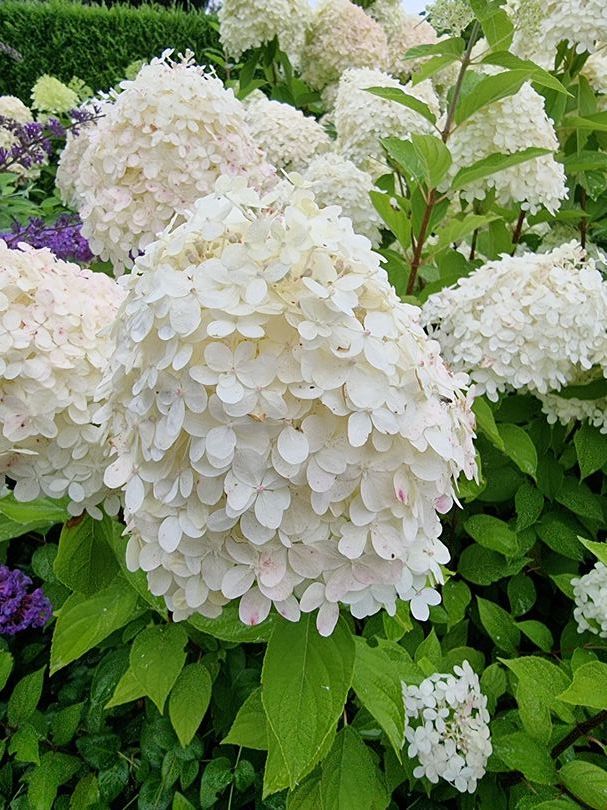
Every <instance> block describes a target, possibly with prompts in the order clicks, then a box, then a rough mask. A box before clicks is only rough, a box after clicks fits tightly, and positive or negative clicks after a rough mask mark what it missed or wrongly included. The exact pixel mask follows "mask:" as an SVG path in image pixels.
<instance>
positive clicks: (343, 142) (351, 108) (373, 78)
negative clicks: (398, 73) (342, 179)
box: [335, 68, 439, 175]
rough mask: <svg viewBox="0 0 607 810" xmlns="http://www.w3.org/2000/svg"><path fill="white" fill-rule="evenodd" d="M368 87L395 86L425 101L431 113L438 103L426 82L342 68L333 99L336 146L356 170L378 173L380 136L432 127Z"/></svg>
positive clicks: (381, 168)
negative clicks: (399, 79) (376, 94)
mask: <svg viewBox="0 0 607 810" xmlns="http://www.w3.org/2000/svg"><path fill="white" fill-rule="evenodd" d="M370 87H398V88H400V89H401V90H404V91H405V92H406V93H407V94H409V95H411V96H415V98H418V99H419V100H420V101H423V102H424V103H425V104H427V105H428V106H429V107H430V109H431V110H432V112H433V113H435V115H438V112H439V102H438V97H437V95H436V93H435V92H434V89H433V87H432V85H431V84H430V82H428V81H426V82H421V83H420V84H417V85H415V86H412V85H411V84H406V85H402V84H400V83H399V82H398V80H397V79H394V78H393V77H392V76H389V75H388V74H387V73H383V72H382V71H381V70H369V69H367V68H355V69H352V70H346V71H345V73H344V74H343V76H342V77H341V80H340V82H339V87H338V90H337V99H336V102H335V129H336V131H337V144H336V146H337V149H338V150H339V151H340V152H341V153H342V154H343V155H344V156H345V157H347V158H349V159H350V160H351V161H352V162H353V163H355V164H356V165H357V166H358V168H359V169H364V170H365V171H369V172H370V173H371V174H372V175H378V174H382V173H383V172H384V171H385V170H386V166H385V161H384V153H383V149H382V146H381V143H380V141H381V139H382V138H387V137H389V136H395V137H398V138H406V137H407V136H409V135H411V133H422V134H424V133H431V132H432V131H433V128H432V125H431V124H430V122H429V121H427V120H426V119H425V118H424V117H423V116H422V115H420V114H419V113H417V112H415V111H414V110H411V109H409V108H408V107H405V106H403V105H402V104H397V103H396V102H394V101H388V100H386V99H384V98H380V97H379V96H375V95H373V94H372V93H369V92H367V90H368V88H370Z"/></svg>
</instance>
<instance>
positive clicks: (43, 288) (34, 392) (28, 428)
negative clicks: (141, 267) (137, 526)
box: [0, 241, 122, 517]
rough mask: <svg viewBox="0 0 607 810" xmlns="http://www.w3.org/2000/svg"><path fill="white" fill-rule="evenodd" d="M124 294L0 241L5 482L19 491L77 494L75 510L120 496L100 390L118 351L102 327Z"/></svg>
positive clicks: (105, 281)
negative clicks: (107, 475) (113, 481)
mask: <svg viewBox="0 0 607 810" xmlns="http://www.w3.org/2000/svg"><path fill="white" fill-rule="evenodd" d="M121 300H122V292H121V291H120V290H119V288H118V287H117V285H116V283H115V282H114V281H113V280H111V279H109V278H108V277H107V276H105V275H104V274H103V273H92V272H91V271H90V270H85V269H82V268H81V267H79V266H78V265H75V264H69V263H67V262H64V261H60V260H59V259H56V258H55V257H54V256H53V254H52V253H51V251H50V250H48V249H46V248H45V249H43V250H34V249H33V248H30V247H29V246H27V245H22V246H21V247H20V249H17V250H11V249H9V248H8V247H7V246H6V243H5V242H3V241H0V484H1V483H2V481H3V479H4V477H5V476H6V477H9V478H11V479H12V480H13V481H15V482H16V484H15V490H14V492H15V497H16V498H17V499H18V500H21V501H30V500H33V499H34V498H36V497H38V496H39V495H40V494H41V493H44V494H45V495H47V496H49V497H52V498H62V497H64V496H67V497H68V498H69V499H70V507H69V508H70V511H71V512H72V513H73V514H79V513H81V512H82V511H83V509H85V508H88V509H89V510H90V511H91V513H92V514H94V515H96V516H98V517H100V516H101V513H100V512H99V510H98V509H97V508H96V507H97V506H98V504H100V503H101V502H102V501H103V500H104V499H107V500H106V505H107V507H108V509H114V510H115V509H117V506H118V499H117V498H116V496H115V495H112V496H110V493H109V492H108V490H107V489H106V488H105V487H104V485H103V472H104V469H105V461H104V445H103V443H102V441H101V439H102V431H101V429H100V428H99V427H97V426H96V425H95V424H94V422H93V411H94V410H95V409H96V407H97V406H96V405H95V404H94V395H95V390H96V388H97V385H98V384H99V382H100V380H101V377H102V374H103V372H104V369H105V365H106V363H107V360H108V358H109V356H110V355H111V353H112V350H113V343H112V340H111V337H110V336H109V334H108V333H107V332H104V331H103V329H104V327H107V326H108V324H110V323H111V322H112V321H113V319H114V317H115V315H116V312H117V309H118V306H119V304H120V302H121Z"/></svg>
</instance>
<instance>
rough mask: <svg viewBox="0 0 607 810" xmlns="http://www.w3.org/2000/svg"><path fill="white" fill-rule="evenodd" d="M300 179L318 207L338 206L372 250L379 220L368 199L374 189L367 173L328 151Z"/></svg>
mask: <svg viewBox="0 0 607 810" xmlns="http://www.w3.org/2000/svg"><path fill="white" fill-rule="evenodd" d="M302 178H303V181H304V184H305V187H306V188H309V189H310V190H311V191H312V192H313V194H314V197H315V199H316V202H317V204H318V205H320V206H327V205H339V207H340V208H341V211H342V215H343V216H345V217H348V218H349V219H351V220H352V226H353V228H354V232H355V233H360V234H362V235H363V236H366V237H367V239H369V240H370V241H371V244H372V245H373V246H374V247H377V246H378V245H379V243H380V242H381V234H380V231H381V227H382V219H381V217H380V216H379V214H378V213H377V211H376V210H375V208H374V206H373V203H372V202H371V197H370V196H369V192H371V191H373V190H374V189H373V179H372V177H371V175H370V174H368V173H367V172H363V171H362V170H361V169H358V168H357V167H356V166H355V165H354V163H352V161H351V160H348V159H347V158H345V157H343V156H342V155H338V154H336V153H335V152H330V153H328V154H326V155H319V156H318V157H317V158H315V159H314V160H313V161H312V162H311V163H310V165H309V166H308V167H307V168H306V169H305V171H303V172H302ZM375 190H376V191H377V189H375Z"/></svg>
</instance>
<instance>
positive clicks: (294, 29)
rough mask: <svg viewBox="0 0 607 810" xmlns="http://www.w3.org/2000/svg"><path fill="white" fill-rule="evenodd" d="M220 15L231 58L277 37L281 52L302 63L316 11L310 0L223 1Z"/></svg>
mask: <svg viewBox="0 0 607 810" xmlns="http://www.w3.org/2000/svg"><path fill="white" fill-rule="evenodd" d="M218 16H219V37H220V40H221V44H222V45H223V47H224V49H225V52H226V53H227V54H228V56H231V57H233V58H234V59H240V57H241V56H242V54H243V53H244V52H245V51H248V50H249V49H250V48H258V47H259V46H260V45H263V44H264V43H266V42H272V40H273V39H274V38H275V37H277V39H278V44H279V46H280V47H281V49H282V50H283V51H285V53H287V54H288V55H289V57H290V58H291V60H292V61H293V62H294V63H295V64H298V62H299V56H300V53H301V49H302V47H303V44H304V37H305V32H306V29H307V28H308V26H309V24H310V20H311V16H312V12H311V9H310V5H309V3H308V0H255V2H254V3H252V2H251V0H223V2H222V4H221V6H220V8H219V15H218Z"/></svg>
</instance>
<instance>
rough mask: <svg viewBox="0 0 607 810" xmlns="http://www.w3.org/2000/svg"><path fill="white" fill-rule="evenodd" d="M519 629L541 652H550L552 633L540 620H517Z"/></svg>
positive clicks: (552, 642)
mask: <svg viewBox="0 0 607 810" xmlns="http://www.w3.org/2000/svg"><path fill="white" fill-rule="evenodd" d="M517 627H518V628H519V630H520V631H521V632H522V633H523V634H524V635H526V636H527V638H528V639H530V640H531V641H532V642H533V643H534V644H535V646H536V647H539V649H540V650H542V652H546V653H547V652H550V650H552V647H553V645H554V639H553V637H552V633H551V632H550V630H549V629H548V628H547V627H546V625H545V624H543V623H542V622H538V621H536V620H535V619H527V620H525V621H523V622H517Z"/></svg>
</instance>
